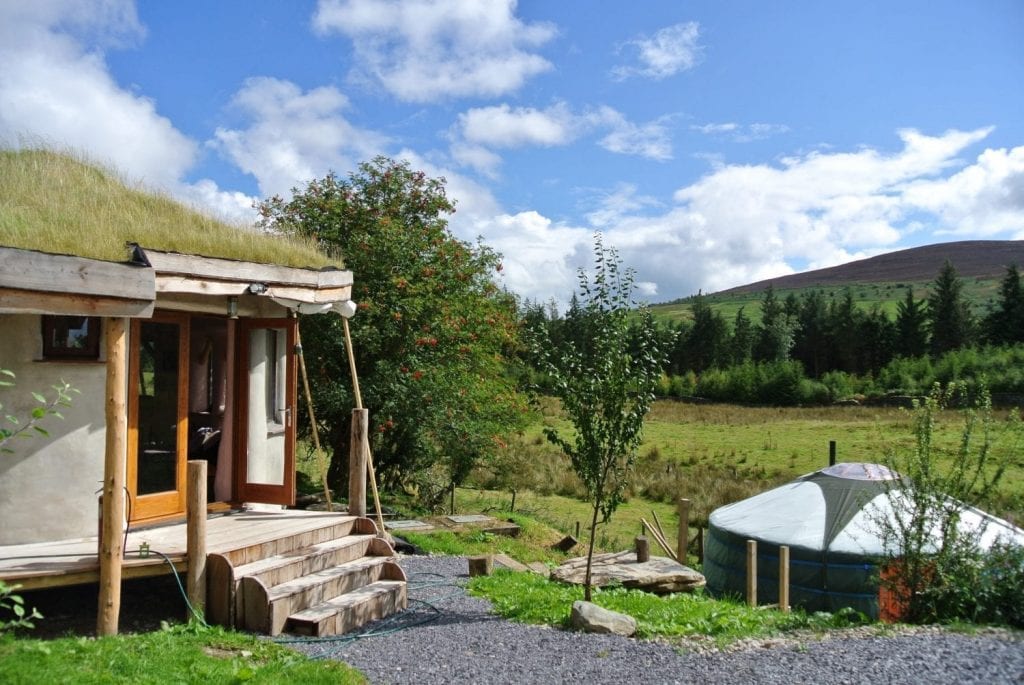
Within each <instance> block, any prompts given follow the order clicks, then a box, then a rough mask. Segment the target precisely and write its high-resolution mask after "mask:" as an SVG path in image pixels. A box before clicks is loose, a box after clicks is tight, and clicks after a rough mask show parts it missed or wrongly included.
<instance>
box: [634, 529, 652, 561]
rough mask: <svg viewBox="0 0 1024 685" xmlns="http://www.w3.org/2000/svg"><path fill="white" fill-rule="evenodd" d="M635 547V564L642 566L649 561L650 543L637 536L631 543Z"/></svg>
mask: <svg viewBox="0 0 1024 685" xmlns="http://www.w3.org/2000/svg"><path fill="white" fill-rule="evenodd" d="M633 542H634V544H635V545H636V563H638V564H643V563H646V562H648V561H650V560H651V543H649V542H648V541H647V538H646V537H644V536H643V535H638V536H637V537H636V540H634V541H633Z"/></svg>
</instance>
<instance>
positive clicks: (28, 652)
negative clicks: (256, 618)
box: [0, 624, 366, 685]
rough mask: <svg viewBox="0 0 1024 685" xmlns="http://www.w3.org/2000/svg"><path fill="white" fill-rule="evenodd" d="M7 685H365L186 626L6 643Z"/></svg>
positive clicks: (265, 645) (266, 645)
mask: <svg viewBox="0 0 1024 685" xmlns="http://www.w3.org/2000/svg"><path fill="white" fill-rule="evenodd" d="M0 682H3V683H26V684H29V683H46V684H50V683H75V684H76V685H82V684H90V683H104V684H106V683H132V684H138V683H154V684H156V683H243V682H244V683H304V684H305V683H325V684H326V683H346V684H348V683H365V682H366V679H365V678H364V677H363V676H362V674H361V673H359V672H358V671H356V670H355V669H353V668H352V667H350V666H347V665H345V664H342V663H339V662H330V661H313V660H310V659H309V658H307V657H305V656H303V655H301V654H299V653H297V652H295V651H293V650H290V649H287V648H285V647H283V646H281V645H277V644H275V643H273V642H271V641H269V640H264V639H259V638H256V637H254V636H252V635H245V634H242V633H234V632H230V631H225V630H223V629H220V628H205V627H199V626H198V625H197V624H191V625H180V626H175V627H172V628H167V629H165V630H160V631H156V632H152V633H142V634H136V635H124V636H113V637H102V638H86V637H81V638H73V637H69V638H61V639H57V640H36V639H31V638H18V639H16V638H14V637H12V636H9V635H8V636H0Z"/></svg>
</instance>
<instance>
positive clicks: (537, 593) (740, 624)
mask: <svg viewBox="0 0 1024 685" xmlns="http://www.w3.org/2000/svg"><path fill="white" fill-rule="evenodd" d="M469 591H470V593H471V594H474V595H477V596H480V597H485V598H487V599H488V600H490V601H491V602H492V603H493V604H494V608H495V611H497V613H499V614H500V615H502V616H504V617H505V618H508V619H511V620H513V621H519V622H521V623H533V624H543V625H551V626H558V627H568V625H569V610H570V607H571V606H572V603H573V602H574V601H576V600H582V599H583V588H582V586H579V585H567V584H564V583H558V582H555V581H551V580H548V579H546V578H542V577H541V576H538V575H535V574H532V573H514V572H511V571H505V570H498V571H495V573H494V574H493V575H491V576H478V577H476V578H473V579H471V580H470V582H469ZM592 601H593V602H594V603H595V604H597V605H599V606H602V607H604V608H606V609H610V610H611V611H617V612H619V613H623V614H627V615H629V616H632V617H633V618H635V619H636V621H637V636H638V637H641V638H679V637H692V636H699V637H702V638H708V637H710V638H713V639H714V640H715V642H716V643H717V644H718V645H720V646H721V645H724V644H727V643H730V642H734V641H736V640H740V639H747V638H759V637H768V636H772V635H779V634H781V633H786V632H791V631H795V630H814V631H824V630H830V629H834V628H844V627H849V626H851V625H859V624H862V623H866V622H867V619H866V618H865V617H864V616H863V615H861V614H857V613H856V612H838V613H836V614H828V613H823V612H819V613H814V614H807V613H805V612H803V611H800V610H794V611H792V612H789V613H782V612H779V611H773V610H769V609H766V608H754V607H749V606H747V605H745V604H743V603H741V602H739V601H735V600H731V599H711V598H709V597H706V596H704V594H703V593H701V592H697V593H694V594H685V593H677V594H672V595H664V596H659V595H653V594H651V593H648V592H642V591H640V590H627V589H624V588H622V587H614V588H598V589H595V592H594V594H593V600H592Z"/></svg>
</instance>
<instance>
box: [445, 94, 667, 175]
mask: <svg viewBox="0 0 1024 685" xmlns="http://www.w3.org/2000/svg"><path fill="white" fill-rule="evenodd" d="M670 119H671V117H662V118H660V119H657V120H655V121H651V122H647V123H644V124H635V123H633V122H631V121H629V120H628V119H626V117H625V116H624V115H623V114H622V113H621V112H619V111H617V110H615V109H612V108H611V107H607V106H602V107H598V108H596V109H590V110H585V111H583V112H580V113H576V112H573V111H572V110H571V109H570V108H569V106H568V105H566V104H565V103H564V102H558V103H555V104H554V105H552V106H550V107H548V108H546V109H536V108H533V107H516V108H512V107H511V106H509V105H508V104H501V105H496V106H493V107H480V108H474V109H470V110H468V111H466V112H463V113H462V114H460V115H459V117H458V121H457V122H456V124H455V126H453V127H452V131H451V133H450V137H451V139H452V144H451V154H452V158H453V159H455V160H456V161H457V162H459V163H460V164H463V165H466V166H470V167H473V168H475V169H477V170H478V171H482V172H483V173H485V174H487V175H489V176H492V177H493V176H495V169H496V168H497V167H498V166H499V164H500V163H501V158H500V157H499V156H498V155H497V154H496V153H494V152H493V150H494V149H509V148H519V147H525V146H539V147H552V146H564V145H569V144H571V143H573V142H575V141H577V140H578V139H579V138H581V137H583V136H586V135H588V134H590V133H592V132H594V131H602V132H606V133H604V135H603V136H602V137H601V138H600V140H599V141H598V144H599V145H601V147H603V148H604V149H606V150H608V151H609V152H614V153H617V154H626V155H637V156H641V157H646V158H647V159H653V160H658V161H664V160H667V159H671V158H672V142H671V139H670V136H669V130H668V125H667V122H668V121H669V120H670Z"/></svg>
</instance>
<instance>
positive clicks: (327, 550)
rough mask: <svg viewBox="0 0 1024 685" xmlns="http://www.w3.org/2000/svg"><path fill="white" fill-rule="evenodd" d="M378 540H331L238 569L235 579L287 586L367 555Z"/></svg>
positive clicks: (361, 537)
mask: <svg viewBox="0 0 1024 685" xmlns="http://www.w3.org/2000/svg"><path fill="white" fill-rule="evenodd" d="M374 539H376V538H375V537H374V536H373V535H347V536H345V537H343V538H338V539H337V540H328V541H327V542H321V543H319V544H316V545H310V546H309V547H303V548H301V549H297V550H293V551H291V552H287V553H285V554H277V555H275V556H272V557H267V558H266V559H260V560H259V561H254V562H252V563H250V564H243V565H241V566H239V567H237V568H236V569H235V579H236V581H240V580H241V579H242V578H247V577H252V578H259V579H260V580H261V581H263V584H264V585H266V586H267V587H272V586H274V585H280V584H281V583H287V582H288V581H289V580H294V579H295V578H298V577H300V576H307V575H309V574H311V573H316V572H317V571H323V570H324V569H327V568H331V567H332V566H338V565H339V564H344V563H346V562H349V561H354V560H355V559H358V558H360V557H363V556H367V555H368V552H369V551H370V542H371V541H372V540H374ZM369 556H374V555H372V554H370V555H369ZM388 556H390V555H388Z"/></svg>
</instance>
